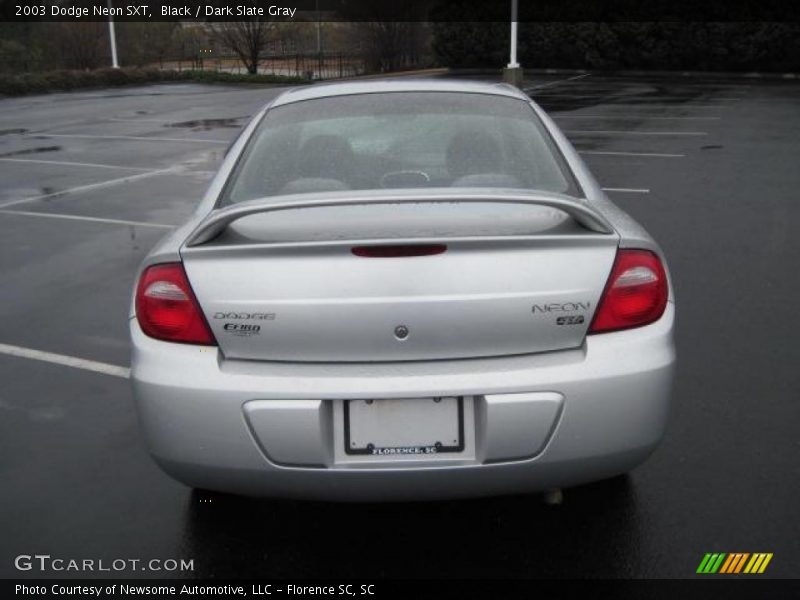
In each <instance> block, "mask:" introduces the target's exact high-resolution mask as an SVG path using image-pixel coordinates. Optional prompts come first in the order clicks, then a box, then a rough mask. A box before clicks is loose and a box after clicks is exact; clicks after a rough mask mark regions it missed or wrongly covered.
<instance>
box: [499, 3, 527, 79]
mask: <svg viewBox="0 0 800 600" xmlns="http://www.w3.org/2000/svg"><path fill="white" fill-rule="evenodd" d="M510 46H511V48H510V50H509V60H508V66H507V67H506V68H505V69H503V81H505V82H507V83H510V84H512V85H515V86H517V87H520V86H521V85H522V78H523V72H522V67H520V66H519V63H518V62H517V0H511V43H510Z"/></svg>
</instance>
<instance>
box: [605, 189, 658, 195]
mask: <svg viewBox="0 0 800 600" xmlns="http://www.w3.org/2000/svg"><path fill="white" fill-rule="evenodd" d="M601 189H602V190H603V191H604V192H620V193H623V194H649V193H650V190H648V189H646V188H601Z"/></svg>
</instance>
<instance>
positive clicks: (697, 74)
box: [446, 67, 800, 81]
mask: <svg viewBox="0 0 800 600" xmlns="http://www.w3.org/2000/svg"><path fill="white" fill-rule="evenodd" d="M446 72H449V73H452V74H453V75H500V74H502V72H503V69H502V68H497V69H488V68H485V69H446ZM584 73H588V74H590V75H598V76H603V75H614V76H617V75H618V76H625V77H648V76H656V77H687V78H708V77H729V78H732V79H767V80H781V81H784V80H788V81H794V80H800V73H767V72H763V71H757V72H742V71H663V70H654V71H646V70H634V69H631V70H625V69H610V70H608V71H606V70H602V69H556V68H553V69H550V68H547V69H545V68H539V67H537V68H531V69H525V74H526V75H527V74H530V75H583V74H584Z"/></svg>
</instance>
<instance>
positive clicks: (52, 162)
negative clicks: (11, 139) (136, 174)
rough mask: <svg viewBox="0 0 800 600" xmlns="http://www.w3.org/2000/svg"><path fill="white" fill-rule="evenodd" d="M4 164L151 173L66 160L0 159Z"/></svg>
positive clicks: (133, 168) (137, 169)
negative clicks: (30, 164)
mask: <svg viewBox="0 0 800 600" xmlns="http://www.w3.org/2000/svg"><path fill="white" fill-rule="evenodd" d="M0 161H2V162H16V163H35V164H39V165H61V166H65V167H94V168H97V169H127V170H129V171H149V170H150V169H147V168H145V167H123V166H122V165H101V164H99V163H83V162H70V161H65V160H40V159H37V158H0Z"/></svg>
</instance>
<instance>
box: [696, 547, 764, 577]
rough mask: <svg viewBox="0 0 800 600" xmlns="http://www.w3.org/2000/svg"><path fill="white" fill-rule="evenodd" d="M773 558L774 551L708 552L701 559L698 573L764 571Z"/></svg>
mask: <svg viewBox="0 0 800 600" xmlns="http://www.w3.org/2000/svg"><path fill="white" fill-rule="evenodd" d="M748 559H749V560H748ZM771 560H772V553H766V552H757V553H755V554H750V553H749V552H731V553H729V554H728V553H725V552H720V553H713V554H712V553H707V554H706V555H705V556H704V557H703V560H702V561H700V566H699V567H697V573H702V574H713V573H720V574H722V573H725V574H738V573H742V572H744V573H763V572H764V570H765V569H766V568H767V565H768V564H769V561H771ZM745 564H746V565H747V566H745ZM742 569H744V571H742Z"/></svg>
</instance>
